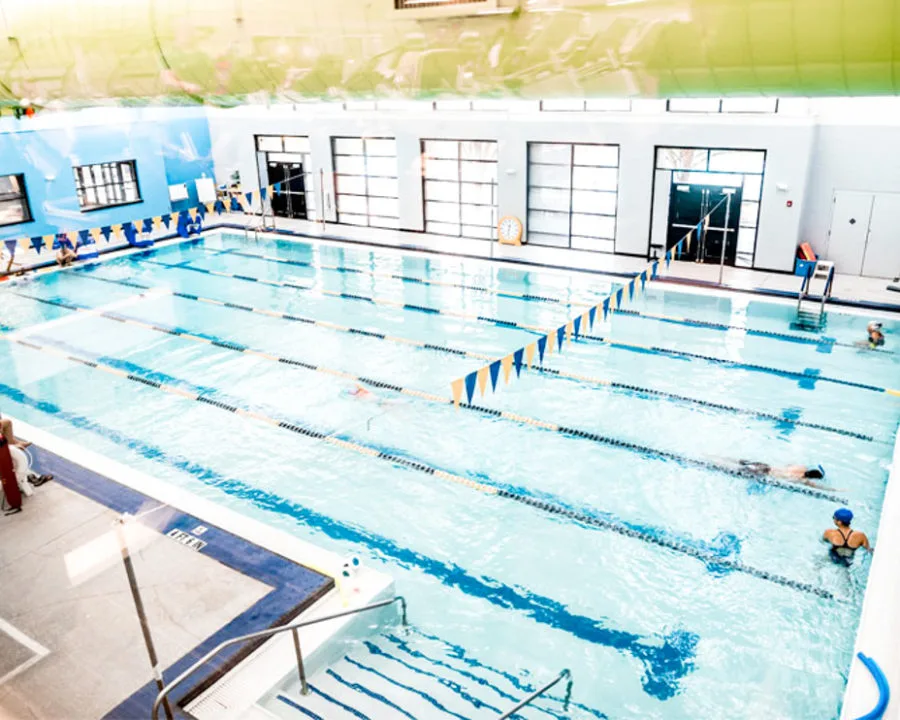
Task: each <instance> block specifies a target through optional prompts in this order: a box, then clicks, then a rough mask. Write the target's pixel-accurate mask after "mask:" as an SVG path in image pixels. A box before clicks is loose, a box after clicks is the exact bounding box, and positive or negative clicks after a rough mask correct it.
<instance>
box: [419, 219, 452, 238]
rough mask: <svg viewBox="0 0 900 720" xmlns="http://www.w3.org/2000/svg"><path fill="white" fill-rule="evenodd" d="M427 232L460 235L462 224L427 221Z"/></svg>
mask: <svg viewBox="0 0 900 720" xmlns="http://www.w3.org/2000/svg"><path fill="white" fill-rule="evenodd" d="M425 232H428V233H435V234H437V235H454V236H456V237H458V236H459V234H460V226H459V223H439V222H430V221H426V222H425Z"/></svg>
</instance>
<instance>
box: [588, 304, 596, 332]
mask: <svg viewBox="0 0 900 720" xmlns="http://www.w3.org/2000/svg"><path fill="white" fill-rule="evenodd" d="M596 319H597V306H596V305H594V307H592V308H591V309H590V310H588V320H590V322H591V330H593V329H594V320H596Z"/></svg>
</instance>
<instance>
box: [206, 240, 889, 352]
mask: <svg viewBox="0 0 900 720" xmlns="http://www.w3.org/2000/svg"><path fill="white" fill-rule="evenodd" d="M197 249H199V250H200V251H201V252H205V253H208V254H209V255H211V256H218V255H233V256H236V257H244V258H253V259H256V260H265V261H267V262H274V263H280V264H283V265H291V266H296V267H306V268H310V269H321V270H332V271H335V272H340V273H352V274H358V275H368V276H370V277H376V278H384V279H387V280H399V281H401V282H406V283H414V284H416V285H425V286H435V287H451V288H459V289H462V290H472V291H474V292H479V293H483V294H488V295H495V296H497V297H502V298H508V299H511V300H522V301H525V302H539V303H551V304H554V305H557V306H560V307H567V308H574V307H584V308H591V307H596V306H597V305H598V303H601V302H603V299H604V297H606V296H605V295H603V296H600V297H599V298H598V299H597V302H587V301H585V300H571V299H570V300H563V299H562V298H555V297H550V296H548V295H535V294H531V293H516V292H512V291H509V290H498V289H492V288H489V287H485V286H483V285H467V284H465V283H454V282H448V281H444V280H427V279H425V278H419V277H415V276H412V275H398V274H396V273H389V272H376V271H374V270H364V269H362V268H355V267H350V266H347V265H325V264H322V263H314V262H309V261H304V260H292V259H289V258H282V257H278V256H277V255H265V254H256V253H248V252H244V251H241V250H213V249H211V248H205V247H200V248H197ZM191 262H193V261H191ZM611 312H613V313H615V314H617V315H630V316H633V317H638V318H641V319H645V320H656V321H659V322H667V323H673V324H677V325H685V326H689V327H702V328H709V329H711V330H722V331H728V330H736V331H739V332H742V333H744V334H746V335H752V336H755V337H767V338H773V339H776V340H783V341H785V342H794V343H799V344H803V345H815V346H817V347H818V346H826V347H828V346H834V347H846V348H852V349H856V350H858V349H859V347H858V346H857V345H854V344H853V343H843V342H838V341H837V340H835V339H834V338H829V337H824V336H815V337H813V336H806V335H798V334H795V333H787V332H778V331H777V330H762V329H758V328H750V327H747V326H745V325H731V324H728V323H719V322H714V321H712V320H698V319H694V318H686V317H680V316H676V315H663V314H659V313H649V312H645V311H643V310H625V309H622V308H615V309H614V310H611ZM875 352H877V353H880V354H883V355H896V354H897V353H895V352H892V351H890V350H884V349H882V348H875Z"/></svg>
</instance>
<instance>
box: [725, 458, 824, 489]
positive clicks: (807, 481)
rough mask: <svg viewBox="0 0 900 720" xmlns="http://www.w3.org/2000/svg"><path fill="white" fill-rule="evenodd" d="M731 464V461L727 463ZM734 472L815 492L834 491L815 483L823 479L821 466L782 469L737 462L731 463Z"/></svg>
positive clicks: (748, 461) (767, 465) (760, 464)
mask: <svg viewBox="0 0 900 720" xmlns="http://www.w3.org/2000/svg"><path fill="white" fill-rule="evenodd" d="M729 462H733V461H729ZM733 465H734V470H735V471H736V472H737V473H738V474H739V475H743V476H744V477H749V478H754V477H771V478H776V479H777V480H787V481H788V482H792V483H797V484H798V485H806V486H807V487H811V488H815V489H816V490H829V491H832V492H833V491H835V488H832V487H828V486H827V485H822V484H820V483H817V482H816V480H823V479H824V478H825V468H824V467H822V466H821V465H816V466H815V467H807V466H806V465H785V466H784V467H772V466H771V465H769V464H768V463H764V462H754V461H752V460H738V461H737V462H736V463H733Z"/></svg>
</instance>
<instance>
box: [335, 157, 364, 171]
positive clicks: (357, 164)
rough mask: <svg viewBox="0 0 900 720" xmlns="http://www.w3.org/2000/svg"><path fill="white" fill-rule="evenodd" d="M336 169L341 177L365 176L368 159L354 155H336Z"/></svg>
mask: <svg viewBox="0 0 900 720" xmlns="http://www.w3.org/2000/svg"><path fill="white" fill-rule="evenodd" d="M334 169H335V172H337V173H338V174H339V175H365V174H366V159H365V158H363V157H358V156H352V155H335V156H334Z"/></svg>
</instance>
